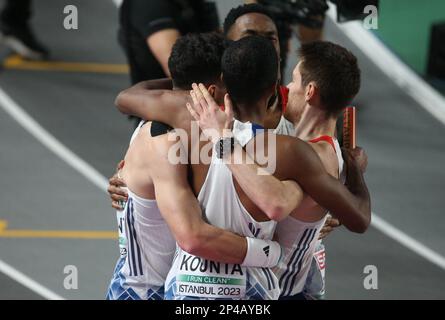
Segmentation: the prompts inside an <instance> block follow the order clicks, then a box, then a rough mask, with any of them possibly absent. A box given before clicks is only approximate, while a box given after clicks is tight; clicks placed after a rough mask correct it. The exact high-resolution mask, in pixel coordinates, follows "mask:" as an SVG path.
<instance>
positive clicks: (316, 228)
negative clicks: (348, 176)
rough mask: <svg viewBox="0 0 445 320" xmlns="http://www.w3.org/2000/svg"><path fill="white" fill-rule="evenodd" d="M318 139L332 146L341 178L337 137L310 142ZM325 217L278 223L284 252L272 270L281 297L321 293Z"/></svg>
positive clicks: (327, 137) (311, 297)
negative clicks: (322, 231)
mask: <svg viewBox="0 0 445 320" xmlns="http://www.w3.org/2000/svg"><path fill="white" fill-rule="evenodd" d="M319 141H325V142H328V143H329V144H330V145H331V146H332V148H333V150H334V152H335V154H336V156H337V162H338V177H342V173H343V165H344V161H343V157H342V153H341V149H340V145H339V143H338V141H337V139H334V138H332V137H329V136H321V137H320V138H319V139H314V140H312V141H310V142H311V143H317V142H319ZM343 180H344V179H343ZM303 201H304V200H303ZM326 218H327V215H326V216H324V217H323V218H322V219H320V220H319V221H315V222H305V221H301V220H299V219H297V218H295V217H292V216H289V217H287V218H286V219H284V220H283V221H280V222H279V223H278V226H277V230H276V235H277V238H278V239H279V241H280V244H281V245H282V246H283V247H284V250H285V254H284V255H283V259H282V260H281V261H280V263H279V265H278V267H277V268H275V269H274V272H275V274H276V275H277V277H278V279H279V284H280V288H281V296H283V297H294V296H297V295H299V294H300V293H302V296H301V298H306V299H314V298H315V297H313V296H314V295H320V294H323V292H324V290H325V288H324V287H325V281H324V276H325V275H324V273H325V267H326V266H325V257H324V255H325V253H324V248H323V247H322V241H321V240H318V238H319V234H320V230H321V228H322V227H323V225H324V223H325V221H326ZM310 273H312V274H311V275H310V277H308V275H309V274H310ZM316 298H319V297H316Z"/></svg>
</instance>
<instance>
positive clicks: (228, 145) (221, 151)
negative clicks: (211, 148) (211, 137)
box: [216, 137, 235, 159]
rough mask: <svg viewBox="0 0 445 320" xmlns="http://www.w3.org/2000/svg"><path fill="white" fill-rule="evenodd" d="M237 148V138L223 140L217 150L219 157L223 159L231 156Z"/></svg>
mask: <svg viewBox="0 0 445 320" xmlns="http://www.w3.org/2000/svg"><path fill="white" fill-rule="evenodd" d="M234 146H235V138H233V137H230V138H221V139H220V140H219V143H218V147H217V148H216V152H217V157H218V158H219V159H222V158H223V157H224V156H226V155H229V154H231V153H232V152H233V149H234Z"/></svg>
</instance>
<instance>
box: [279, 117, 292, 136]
mask: <svg viewBox="0 0 445 320" xmlns="http://www.w3.org/2000/svg"><path fill="white" fill-rule="evenodd" d="M274 133H275V134H279V135H283V136H292V137H295V136H296V135H297V131H296V130H295V127H294V124H293V123H292V122H290V121H289V120H287V119H286V118H285V117H284V116H281V119H280V122H279V123H278V125H277V127H276V128H275V130H274Z"/></svg>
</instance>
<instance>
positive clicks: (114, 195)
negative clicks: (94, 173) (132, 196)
mask: <svg viewBox="0 0 445 320" xmlns="http://www.w3.org/2000/svg"><path fill="white" fill-rule="evenodd" d="M124 164H125V162H124V161H123V160H122V161H120V162H119V164H118V165H117V168H116V173H115V174H114V175H113V176H112V177H111V178H110V179H109V180H108V182H109V185H108V193H109V195H110V198H111V206H112V207H113V208H114V209H117V210H124V208H123V207H122V205H121V203H122V202H125V201H127V200H128V194H127V192H126V191H125V189H122V187H126V185H125V182H124V181H123V180H122V179H121V178H120V177H119V170H120V169H122V168H123V167H124Z"/></svg>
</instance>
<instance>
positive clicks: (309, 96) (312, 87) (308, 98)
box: [305, 81, 317, 102]
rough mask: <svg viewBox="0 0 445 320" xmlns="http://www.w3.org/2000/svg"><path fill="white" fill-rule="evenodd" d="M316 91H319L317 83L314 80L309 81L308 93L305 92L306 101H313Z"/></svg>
mask: <svg viewBox="0 0 445 320" xmlns="http://www.w3.org/2000/svg"><path fill="white" fill-rule="evenodd" d="M316 92H317V86H316V85H315V83H314V82H312V81H311V82H309V84H308V85H307V86H306V93H305V98H306V102H310V101H313V100H314V98H315V94H316Z"/></svg>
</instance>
